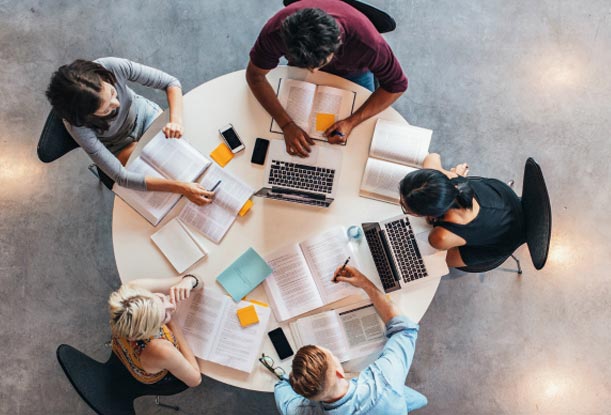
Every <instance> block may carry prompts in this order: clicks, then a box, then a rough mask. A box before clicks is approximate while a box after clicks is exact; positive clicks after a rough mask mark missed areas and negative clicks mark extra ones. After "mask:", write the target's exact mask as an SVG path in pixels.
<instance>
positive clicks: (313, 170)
mask: <svg viewBox="0 0 611 415" xmlns="http://www.w3.org/2000/svg"><path fill="white" fill-rule="evenodd" d="M334 177H335V169H325V168H323V167H314V166H306V165H304V164H296V163H290V162H287V161H280V160H272V162H271V168H270V172H269V184H271V185H273V186H284V187H290V188H293V189H301V190H307V191H310V192H319V193H326V194H331V190H332V188H333V178H334Z"/></svg>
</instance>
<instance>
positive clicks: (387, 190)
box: [360, 158, 416, 205]
mask: <svg viewBox="0 0 611 415" xmlns="http://www.w3.org/2000/svg"><path fill="white" fill-rule="evenodd" d="M415 170H416V169H415V168H413V167H409V166H404V165H402V164H396V163H390V162H388V161H384V160H380V159H374V158H368V159H367V164H366V165H365V172H364V173H363V179H362V180H361V188H360V189H361V195H362V196H366V197H371V198H373V199H379V200H383V201H385V202H390V203H395V204H397V205H398V204H399V184H400V183H401V180H403V178H404V177H405V175H406V174H408V173H411V172H412V171H415Z"/></svg>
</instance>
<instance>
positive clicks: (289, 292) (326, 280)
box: [263, 227, 362, 321]
mask: <svg viewBox="0 0 611 415" xmlns="http://www.w3.org/2000/svg"><path fill="white" fill-rule="evenodd" d="M348 257H351V260H350V264H351V265H353V266H358V263H357V260H356V258H355V257H354V252H353V249H352V246H351V245H350V243H349V240H348V237H347V236H346V231H345V229H344V228H343V227H336V228H333V229H330V230H328V231H326V232H324V233H322V234H320V235H317V236H315V237H313V238H310V239H307V240H305V241H303V242H301V243H299V244H296V245H289V246H286V247H283V248H281V249H280V250H278V251H275V252H273V253H272V254H270V255H267V256H266V257H265V260H266V261H267V263H268V264H269V266H270V267H271V268H272V270H273V272H272V275H270V276H269V277H267V279H266V280H265V281H264V282H263V286H264V288H265V292H266V293H267V298H268V299H269V300H270V302H271V304H272V309H273V311H274V315H275V316H276V319H277V320H278V321H285V320H288V319H291V318H293V317H296V316H298V315H300V314H303V313H306V312H308V311H311V310H314V309H316V308H319V307H322V306H324V305H326V304H329V303H332V302H335V301H337V300H340V299H342V298H344V297H347V296H350V295H359V296H362V291H361V290H359V289H357V288H355V287H353V286H352V285H350V284H348V283H345V282H338V283H334V282H333V274H334V272H335V269H336V268H337V267H338V266H340V265H343V264H344V262H345V261H346V258H348Z"/></svg>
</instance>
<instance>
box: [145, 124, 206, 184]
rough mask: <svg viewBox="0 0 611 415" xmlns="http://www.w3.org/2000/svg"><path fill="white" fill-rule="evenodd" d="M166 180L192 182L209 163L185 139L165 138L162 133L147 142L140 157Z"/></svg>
mask: <svg viewBox="0 0 611 415" xmlns="http://www.w3.org/2000/svg"><path fill="white" fill-rule="evenodd" d="M140 157H142V158H143V159H144V160H146V161H147V162H148V163H149V164H151V165H152V166H154V167H155V168H156V169H157V170H159V171H160V172H161V173H162V174H163V175H164V176H165V177H166V178H169V179H174V180H178V181H181V182H192V181H193V180H195V179H196V178H197V177H198V176H199V175H200V174H201V173H202V172H203V171H204V170H205V169H206V167H208V166H209V165H210V163H211V161H210V160H208V159H207V158H206V157H204V156H203V155H202V154H201V153H200V152H199V151H197V150H196V149H195V147H193V146H192V145H191V144H189V142H187V141H186V139H185V138H184V137H183V138H166V137H165V135H164V134H163V132H162V131H160V132H159V133H157V135H155V137H153V138H152V139H151V141H149V142H148V143H147V144H146V146H144V148H143V149H142V154H141V155H140Z"/></svg>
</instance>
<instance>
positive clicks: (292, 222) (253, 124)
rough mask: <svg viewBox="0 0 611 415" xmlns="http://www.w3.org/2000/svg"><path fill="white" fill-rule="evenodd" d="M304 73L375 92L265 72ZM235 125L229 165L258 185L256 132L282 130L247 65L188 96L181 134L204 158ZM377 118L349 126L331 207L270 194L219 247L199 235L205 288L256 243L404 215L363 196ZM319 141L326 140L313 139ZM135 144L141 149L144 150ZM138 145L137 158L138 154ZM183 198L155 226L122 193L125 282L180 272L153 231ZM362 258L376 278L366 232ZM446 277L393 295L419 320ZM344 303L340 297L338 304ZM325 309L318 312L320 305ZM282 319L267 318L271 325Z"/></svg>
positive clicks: (231, 374) (197, 269) (119, 245)
mask: <svg viewBox="0 0 611 415" xmlns="http://www.w3.org/2000/svg"><path fill="white" fill-rule="evenodd" d="M281 77H282V78H292V79H304V80H307V81H310V82H314V83H317V84H324V85H331V86H335V87H338V88H343V89H350V90H353V91H356V92H357V97H356V104H355V108H358V107H359V106H360V105H361V104H362V103H363V102H364V101H365V100H366V99H367V97H368V96H369V95H370V92H369V91H367V90H366V89H365V88H362V87H360V86H358V85H356V84H354V83H352V82H350V81H347V80H345V79H343V78H340V77H337V76H334V75H330V74H327V73H325V72H317V73H315V74H310V73H309V72H308V71H306V70H302V69H297V68H292V67H286V66H281V67H278V68H277V69H275V70H273V71H271V72H270V73H269V75H268V79H269V81H270V83H271V84H272V85H274V86H276V85H278V79H279V78H281ZM379 117H380V118H383V119H386V120H391V121H398V122H403V123H407V122H406V121H405V120H404V119H403V117H402V116H401V115H400V114H399V113H398V112H396V111H395V110H394V109H392V108H388V109H386V110H385V111H384V112H382V113H381V114H379ZM166 120H167V111H166V112H165V113H164V115H162V116H160V117H159V118H158V119H157V120H156V121H155V122H154V124H153V125H152V126H151V127H150V128H149V130H148V131H147V132H146V134H145V135H144V137H143V138H142V139H141V141H140V144H139V149H140V148H141V147H142V146H143V145H144V144H145V143H146V142H147V141H148V140H149V139H150V138H151V137H152V136H153V135H154V134H155V133H156V132H158V131H159V130H160V128H161V127H162V126H163V124H164V123H165V122H166ZM227 123H232V124H233V125H234V127H235V129H236V131H237V132H238V134H240V136H241V138H242V140H243V142H244V144H245V146H246V150H244V151H242V152H241V153H239V154H237V155H236V157H235V158H234V159H233V160H232V161H231V162H230V163H229V164H228V165H227V166H226V167H225V169H227V170H228V171H230V172H231V173H234V174H236V175H237V176H238V177H240V178H241V179H242V180H244V181H245V182H247V183H248V184H249V185H250V186H252V187H253V188H255V190H256V189H259V188H260V187H261V186H262V185H263V182H264V168H263V166H258V165H255V164H252V163H251V162H250V157H251V154H252V150H253V147H254V142H255V139H256V138H257V137H264V138H268V139H282V136H281V135H279V134H274V133H271V132H270V123H271V117H270V115H269V114H267V112H266V111H265V110H264V109H263V107H261V105H259V103H258V102H257V100H256V99H255V97H254V96H253V95H252V93H251V92H250V89H249V88H248V85H247V83H246V79H245V71H243V70H242V71H237V72H233V73H230V74H227V75H224V76H221V77H219V78H216V79H213V80H211V81H209V82H206V83H204V84H202V85H200V86H198V87H197V88H195V89H193V90H192V91H190V92H189V93H187V94H186V95H185V96H184V131H185V134H184V136H185V137H186V138H187V139H188V140H189V141H190V142H191V143H192V144H193V145H194V146H195V147H196V148H197V149H198V150H199V151H200V152H201V153H202V154H204V155H205V156H208V155H209V154H210V152H211V151H212V150H213V149H214V148H215V147H216V146H217V145H218V144H219V143H220V142H221V138H220V136H219V133H218V128H220V127H221V126H223V125H225V124H227ZM374 125H375V118H374V119H370V120H368V121H366V122H364V123H362V124H361V125H359V126H358V127H357V128H356V129H354V130H353V131H352V134H351V135H350V137H349V139H348V143H347V145H346V146H345V147H341V148H342V151H343V153H344V154H343V161H342V167H341V177H340V181H339V189H338V192H337V197H336V199H335V201H334V202H333V203H332V204H331V207H330V208H328V209H323V208H316V207H310V206H304V205H299V204H294V203H286V202H280V201H275V200H269V199H261V198H257V197H255V198H253V201H254V206H253V207H252V209H251V210H250V212H248V213H247V214H246V215H245V216H244V217H238V218H237V220H236V222H235V223H234V224H233V226H232V227H231V229H230V230H229V231H228V233H227V234H226V235H225V237H224V239H223V240H222V241H221V243H220V244H219V245H216V244H214V243H213V242H211V241H209V240H207V239H205V238H204V237H203V236H201V238H199V240H200V242H202V244H203V245H204V246H205V247H206V250H207V251H208V256H207V257H206V258H205V259H203V260H201V261H200V262H199V263H197V264H196V265H195V266H194V267H193V268H192V269H190V270H189V271H190V272H193V273H196V274H197V275H199V276H201V277H203V279H204V281H205V286H206V287H212V286H216V287H215V288H216V289H218V290H222V288H221V287H220V286H219V285H218V284H217V283H216V281H215V280H216V277H217V276H218V275H219V274H220V273H221V272H222V271H223V270H224V269H225V268H226V267H227V266H228V265H230V264H231V263H232V262H233V261H234V260H235V259H236V258H237V257H238V256H239V255H240V254H242V253H243V252H244V251H245V250H246V249H248V248H249V247H253V248H254V249H255V250H256V251H257V252H259V253H260V254H261V255H262V256H265V255H266V254H268V253H270V252H272V251H274V250H276V249H278V248H280V247H282V246H285V245H287V244H291V243H296V242H299V241H302V240H304V239H306V238H308V237H310V236H313V235H316V234H318V233H321V232H323V231H325V230H327V229H329V228H331V227H333V226H336V225H343V226H345V227H348V226H350V225H354V224H356V225H360V224H361V223H362V222H366V221H379V220H384V219H387V218H390V217H393V216H397V215H400V214H401V209H400V208H399V206H397V205H393V204H389V203H384V202H380V201H376V200H371V199H366V198H362V197H359V186H360V181H361V177H362V174H363V170H364V167H365V162H366V160H367V156H368V152H369V144H370V141H371V137H372V133H373V128H374ZM316 145H318V146H328V145H329V144H328V143H323V142H318V141H317V142H316ZM139 149H138V150H139ZM138 150H137V151H136V152H135V153H134V155H133V156H132V157H134V156H135V155H137V154H138V152H139V151H138ZM184 199H185V198H182V200H181V201H180V202H179V203H178V205H177V206H175V207H174V209H173V210H172V211H171V212H170V214H169V215H168V216H167V217H166V218H165V219H164V220H163V222H161V223H160V224H159V225H158V226H157V228H155V227H153V226H152V225H150V224H149V223H148V222H147V221H146V220H145V219H144V218H143V217H141V216H140V215H139V214H138V213H136V212H135V211H134V210H132V209H131V208H130V207H129V206H128V205H127V204H125V203H124V202H123V201H122V200H121V199H120V198H118V197H115V203H114V209H113V221H112V235H113V244H114V252H115V259H116V261H117V269H118V271H119V275H120V277H121V280H122V281H123V282H126V281H129V280H132V279H136V278H144V277H147V278H149V277H160V278H161V277H168V276H175V275H176V271H175V270H174V269H173V268H172V266H171V265H170V263H169V262H167V260H166V259H165V257H164V256H163V255H162V254H161V252H160V251H159V250H158V249H157V248H156V247H155V246H154V244H153V243H152V241H151V239H150V236H151V234H153V233H154V232H155V231H156V230H157V229H159V228H160V227H161V226H163V225H164V224H165V223H166V222H167V221H168V220H170V219H171V218H173V217H174V216H176V215H177V213H178V212H179V211H180V208H181V206H182V205H183V204H184V203H185V200H184ZM355 248H356V249H357V252H358V253H357V255H358V260H359V262H360V264H361V269H362V271H363V273H364V274H365V275H368V276H370V277H371V276H373V277H375V278H372V280H378V278H377V272H376V269H375V266H374V264H373V260H372V259H371V255H370V254H369V250H368V249H367V243H366V242H365V241H364V238H363V239H362V240H361V241H360V242H359V243H355ZM440 279H441V277H439V278H432V279H430V280H429V281H428V282H425V283H421V284H417V285H415V286H414V287H411V288H410V289H409V290H401V291H397V292H395V293H392V294H391V297H392V299H393V301H394V302H395V303H397V305H398V306H399V307H400V309H401V310H402V311H403V312H404V313H405V314H406V315H407V316H409V317H410V318H411V319H412V320H414V321H419V320H420V319H421V318H422V316H423V315H424V313H425V312H426V310H427V308H428V306H429V304H430V302H431V300H432V298H433V295H434V294H435V291H436V290H437V287H438V285H439V281H440ZM249 298H253V299H256V300H260V301H263V302H268V301H267V298H266V294H265V290H264V289H263V287H262V286H259V287H257V289H255V291H253V292H252V293H251V294H249ZM341 305H345V301H344V302H339V303H335V304H334V305H333V307H329V306H327V307H325V308H324V309H329V308H337V307H338V306H341ZM318 311H320V310H318ZM278 326H279V324H278V323H277V322H276V320H275V319H274V316H273V314H272V318H271V319H270V322H269V326H268V330H267V331H270V330H272V329H274V328H275V327H278ZM281 326H282V327H283V328H284V332H285V334H286V335H287V337H288V338H289V342H290V343H291V346H292V347H293V349H294V350H297V348H296V347H295V344H294V342H293V340H292V338H291V336H290V331H289V330H288V325H287V324H286V323H283V324H282V325H281ZM261 352H265V353H266V354H267V355H270V356H272V357H273V358H274V360H275V361H276V362H277V363H280V366H282V367H283V368H284V369H285V370H286V372H287V373H288V372H289V371H290V364H291V359H290V358H289V359H285V360H284V361H282V362H278V361H279V359H278V357H277V355H276V353H275V351H274V348H273V346H272V344H271V342H270V341H269V338H268V337H267V336H265V340H264V342H263V346H262V350H261ZM199 364H200V369H201V372H202V373H203V374H205V375H207V376H210V377H212V378H214V379H216V380H219V381H221V382H224V383H227V384H230V385H234V386H238V387H242V388H247V389H252V390H258V391H272V390H273V385H274V383H275V382H276V380H277V379H276V378H275V377H274V376H273V375H272V374H271V373H270V372H268V371H267V370H266V369H265V368H264V367H263V366H262V365H260V364H259V362H257V363H256V365H255V368H254V370H253V371H252V373H250V374H245V373H242V372H239V371H236V370H233V369H230V368H226V367H224V366H220V365H217V364H214V363H211V362H208V361H204V360H199Z"/></svg>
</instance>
